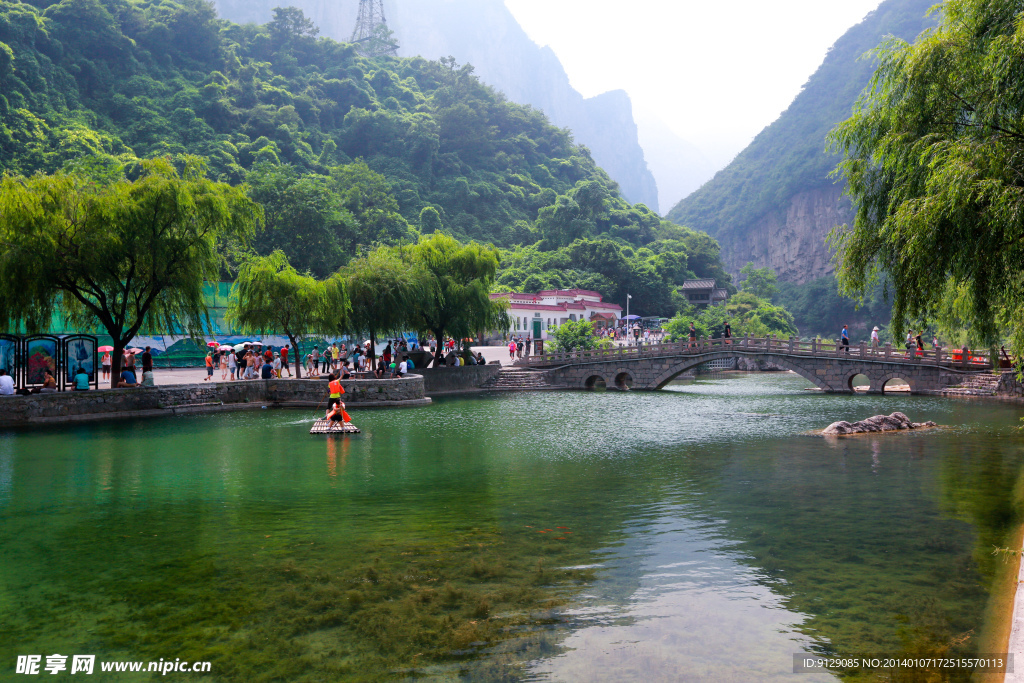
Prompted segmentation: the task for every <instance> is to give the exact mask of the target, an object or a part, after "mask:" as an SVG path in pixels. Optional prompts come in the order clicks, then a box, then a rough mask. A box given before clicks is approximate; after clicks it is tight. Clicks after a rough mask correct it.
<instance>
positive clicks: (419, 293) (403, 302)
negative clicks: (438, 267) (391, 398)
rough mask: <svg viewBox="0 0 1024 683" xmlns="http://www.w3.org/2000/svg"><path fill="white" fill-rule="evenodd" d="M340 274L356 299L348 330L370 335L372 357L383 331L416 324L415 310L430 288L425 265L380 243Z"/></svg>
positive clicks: (400, 328)
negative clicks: (406, 258)
mask: <svg viewBox="0 0 1024 683" xmlns="http://www.w3.org/2000/svg"><path fill="white" fill-rule="evenodd" d="M338 276H339V277H340V278H341V279H342V280H343V281H344V282H345V286H346V288H347V290H348V293H349V297H350V300H351V302H352V310H351V313H350V315H349V317H348V324H347V326H346V331H349V332H353V333H356V334H359V333H363V332H365V333H366V334H367V335H368V336H369V338H370V358H371V359H372V358H374V356H375V353H376V348H377V339H378V338H379V337H380V335H382V334H388V333H397V332H403V331H405V330H407V329H409V328H410V327H412V325H413V322H412V321H413V320H414V319H415V311H417V310H418V309H419V307H420V306H421V305H422V303H423V300H424V298H425V296H426V293H427V292H428V291H429V288H430V283H429V281H428V278H427V275H426V272H425V271H424V270H423V268H422V266H421V265H420V264H418V263H409V262H407V261H403V260H402V258H401V257H400V255H399V253H398V252H397V251H396V250H395V249H393V248H390V247H378V248H377V249H374V250H373V251H371V252H369V253H368V254H366V255H365V256H360V257H358V258H355V259H353V260H352V261H350V262H349V264H348V265H347V266H345V267H344V268H343V269H342V270H341V272H339V274H338Z"/></svg>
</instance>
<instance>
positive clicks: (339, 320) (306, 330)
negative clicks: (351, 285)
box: [227, 251, 349, 377]
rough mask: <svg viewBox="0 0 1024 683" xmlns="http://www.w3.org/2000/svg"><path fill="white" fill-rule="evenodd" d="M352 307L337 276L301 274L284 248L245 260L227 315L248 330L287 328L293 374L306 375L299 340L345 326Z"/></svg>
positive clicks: (282, 329) (284, 332)
mask: <svg viewBox="0 0 1024 683" xmlns="http://www.w3.org/2000/svg"><path fill="white" fill-rule="evenodd" d="M348 311H349V303H348V297H347V295H346V292H345V284H344V283H343V282H342V281H341V280H340V279H339V278H335V277H332V278H328V279H326V280H317V279H316V278H313V277H311V276H309V275H302V274H300V273H299V272H298V271H296V270H295V268H293V267H292V266H291V265H290V264H289V263H288V257H287V256H285V255H284V252H282V251H275V252H273V253H272V254H270V255H269V256H264V257H260V256H254V257H251V258H249V259H247V260H246V261H245V262H243V263H242V266H241V268H240V269H239V271H238V277H237V278H236V279H235V283H234V285H232V287H231V302H230V304H229V307H228V313H227V319H228V320H229V321H230V322H231V323H232V324H234V325H237V326H238V327H239V328H241V329H242V330H243V331H245V332H253V333H256V332H258V333H260V334H266V333H268V332H277V333H283V334H285V335H286V336H287V337H288V341H289V342H291V346H292V355H293V359H294V361H295V376H296V377H302V355H301V353H300V352H299V341H301V339H302V338H303V337H305V336H307V335H311V334H326V333H329V332H333V331H335V330H337V329H338V328H340V327H343V326H344V325H345V322H346V318H347V314H348Z"/></svg>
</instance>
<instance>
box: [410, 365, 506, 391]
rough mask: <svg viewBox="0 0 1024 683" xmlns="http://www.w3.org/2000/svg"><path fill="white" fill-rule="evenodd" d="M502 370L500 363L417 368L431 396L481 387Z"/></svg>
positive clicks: (425, 388) (424, 387)
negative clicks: (459, 366)
mask: <svg viewBox="0 0 1024 683" xmlns="http://www.w3.org/2000/svg"><path fill="white" fill-rule="evenodd" d="M499 372H501V366H500V365H497V364H495V365H465V366H463V367H461V368H449V367H444V368H417V369H415V370H413V373H415V374H417V375H420V376H422V377H423V389H424V391H425V392H426V393H427V395H429V396H433V395H436V394H447V393H456V392H462V391H473V390H475V389H479V388H480V387H481V386H483V385H484V383H485V382H487V380H489V379H491V378H492V377H494V376H496V375H497V374H498V373H499Z"/></svg>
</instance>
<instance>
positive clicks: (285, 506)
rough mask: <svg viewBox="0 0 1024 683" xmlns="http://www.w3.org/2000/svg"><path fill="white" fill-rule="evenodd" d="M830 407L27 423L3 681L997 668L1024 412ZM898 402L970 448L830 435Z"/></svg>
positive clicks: (748, 386) (741, 387)
mask: <svg viewBox="0 0 1024 683" xmlns="http://www.w3.org/2000/svg"><path fill="white" fill-rule="evenodd" d="M806 386H808V384H807V383H806V382H805V381H803V380H801V379H799V378H796V377H794V376H792V375H781V376H780V375H770V374H754V375H737V376H732V377H728V378H714V379H702V380H699V381H697V382H695V383H692V384H686V385H678V386H673V387H670V388H669V389H668V390H665V391H660V392H653V393H641V392H634V393H618V392H593V393H584V392H578V393H577V392H552V393H525V394H501V395H479V396H473V397H470V398H458V399H443V400H437V401H435V403H434V405H432V406H430V407H425V408H421V409H409V410H394V411H383V410H363V411H358V410H355V411H352V412H353V418H354V420H355V421H356V423H357V424H358V426H359V427H360V428H362V430H363V433H362V434H360V435H354V436H350V437H323V436H320V437H314V436H310V435H309V434H308V428H309V425H310V421H311V419H312V416H313V413H312V412H311V411H293V410H265V411H246V412H238V413H225V414H217V415H207V416H192V417H177V418H166V419H157V420H146V421H132V422H124V423H106V424H94V425H88V426H69V427H66V428H47V429H45V430H35V431H8V432H0V680H29V677H25V676H18V675H15V674H14V663H15V659H16V657H17V656H18V655H23V654H41V655H43V656H44V661H45V656H46V655H49V654H54V653H60V654H65V655H72V654H95V655H97V660H98V661H99V660H116V659H123V660H153V661H156V660H158V659H161V658H163V659H165V660H167V659H170V660H173V659H175V658H181V659H183V660H190V661H196V660H201V661H210V662H211V673H209V674H204V675H197V674H185V673H172V674H169V675H168V676H166V677H162V678H163V679H165V680H174V681H246V682H248V681H343V680H344V681H347V680H366V681H376V680H402V679H410V680H412V679H423V678H426V679H428V680H429V679H434V680H449V679H457V678H460V677H461V678H463V679H467V680H474V681H475V680H480V681H491V680H544V681H646V682H651V681H689V680H711V681H754V680H757V681H795V682H804V683H812V682H814V681H822V680H833V677H834V676H840V675H841V674H839V673H835V674H829V673H819V674H794V673H793V655H794V654H798V653H803V652H812V653H827V654H853V653H875V654H891V655H895V654H900V653H918V654H921V653H958V654H967V653H971V652H976V651H977V650H978V648H979V647H980V646H979V645H978V642H979V639H980V637H981V634H982V632H983V631H984V630H985V627H986V624H985V618H986V608H987V607H988V606H989V605H990V601H991V599H992V595H991V593H992V591H991V590H990V588H991V587H992V582H993V577H995V576H996V575H997V573H998V572H999V571H1000V566H1003V565H1004V559H1003V558H1002V557H1000V556H997V555H993V554H992V549H993V548H994V547H996V546H1002V545H1005V544H1006V543H1007V542H1008V541H1007V539H1008V537H1009V536H1008V534H1009V532H1010V531H1012V530H1013V529H1014V528H1015V527H1016V525H1017V524H1019V523H1020V515H1019V510H1018V493H1019V491H1018V486H1019V481H1018V479H1019V476H1020V473H1021V465H1022V463H1024V448H1022V446H1024V437H1022V436H1021V435H1020V434H1019V433H1018V432H1017V431H1016V430H1015V429H1014V427H1015V425H1016V424H1017V422H1018V418H1019V416H1020V415H1021V414H1022V410H1021V408H1020V407H1019V406H1016V405H1012V404H1004V403H999V402H969V401H961V400H951V399H940V398H931V397H909V396H906V395H886V396H884V397H883V396H824V395H821V394H819V393H816V392H808V391H805V390H804V388H805V387H806ZM895 410H900V411H902V412H905V413H906V414H907V415H909V416H910V417H911V419H913V420H915V421H923V420H934V421H936V422H938V423H940V424H942V425H948V428H945V429H941V430H931V431H922V432H913V433H899V434H892V435H879V436H863V437H854V438H846V439H839V440H836V439H833V440H826V439H824V438H822V437H820V436H813V435H809V434H808V433H807V432H809V431H810V430H815V429H821V428H822V427H824V426H826V425H827V424H829V423H830V422H833V421H835V420H839V419H848V420H855V419H861V418H864V417H868V416H870V415H875V414H879V413H890V412H893V411H895ZM97 668H98V666H97ZM65 674H67V672H65ZM43 677H45V678H46V679H50V678H51V676H50V675H48V674H43ZM53 678H54V679H56V678H57V677H56V676H55V677H53ZM71 678H73V679H74V678H76V677H75V676H72V677H71ZM156 678H161V677H160V676H155V675H154V674H145V673H143V674H127V673H118V674H113V673H110V674H104V673H102V672H100V671H98V670H97V671H96V673H94V674H93V675H92V676H91V677H87V678H85V680H97V681H105V680H110V681H134V680H140V681H141V680H154V679H156ZM950 678H952V679H953V680H956V676H955V675H952V676H950Z"/></svg>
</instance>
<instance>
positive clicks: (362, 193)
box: [331, 161, 410, 253]
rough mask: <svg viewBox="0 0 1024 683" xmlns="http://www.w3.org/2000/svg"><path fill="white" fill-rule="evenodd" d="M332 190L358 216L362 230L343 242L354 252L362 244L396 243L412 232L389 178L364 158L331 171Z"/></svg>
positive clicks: (356, 218) (344, 205)
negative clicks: (375, 169) (374, 168)
mask: <svg viewBox="0 0 1024 683" xmlns="http://www.w3.org/2000/svg"><path fill="white" fill-rule="evenodd" d="M331 184H332V189H333V190H334V191H335V192H337V193H338V196H339V197H340V199H341V206H342V207H343V208H345V209H346V210H348V211H349V213H351V214H352V216H354V217H355V220H356V224H357V225H358V226H359V227H358V231H357V232H356V233H355V234H354V235H352V236H351V237H350V238H349V239H348V240H346V242H345V243H344V244H343V248H344V249H345V250H346V251H347V252H349V253H354V252H355V251H356V248H357V247H358V246H359V245H368V244H371V243H373V242H385V243H394V242H397V241H399V240H401V239H404V238H407V237H409V235H410V232H409V224H408V223H407V222H406V220H405V219H404V218H403V217H402V214H401V213H399V211H398V202H397V201H396V200H395V197H394V195H393V194H392V193H391V187H390V186H389V185H388V181H387V180H386V179H385V178H384V176H382V175H381V174H379V173H377V172H375V171H373V170H372V169H371V168H370V167H369V166H367V165H366V163H365V162H363V161H355V162H353V163H351V164H346V165H345V166H339V167H337V168H335V169H332V170H331Z"/></svg>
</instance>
